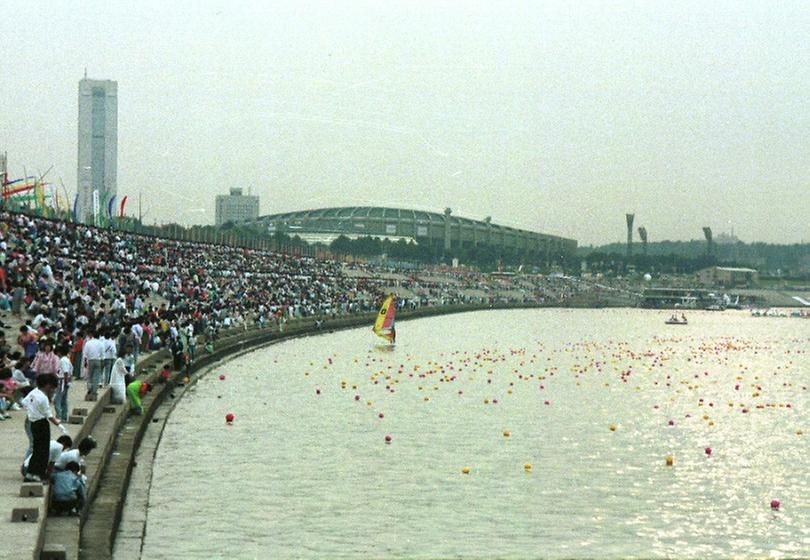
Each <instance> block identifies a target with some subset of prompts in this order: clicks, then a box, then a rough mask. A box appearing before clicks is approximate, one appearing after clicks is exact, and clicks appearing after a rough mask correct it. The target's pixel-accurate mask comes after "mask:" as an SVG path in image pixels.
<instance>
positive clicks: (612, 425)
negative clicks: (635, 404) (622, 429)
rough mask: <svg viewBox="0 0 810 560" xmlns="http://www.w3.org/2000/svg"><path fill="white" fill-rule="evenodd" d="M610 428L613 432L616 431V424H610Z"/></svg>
mask: <svg viewBox="0 0 810 560" xmlns="http://www.w3.org/2000/svg"><path fill="white" fill-rule="evenodd" d="M608 428H609V429H610V431H611V432H615V431H616V424H611V425H610V426H608Z"/></svg>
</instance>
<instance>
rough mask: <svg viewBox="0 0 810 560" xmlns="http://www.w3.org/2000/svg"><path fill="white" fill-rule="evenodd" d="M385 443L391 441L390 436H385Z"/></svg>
mask: <svg viewBox="0 0 810 560" xmlns="http://www.w3.org/2000/svg"><path fill="white" fill-rule="evenodd" d="M385 443H386V444H390V443H391V436H385Z"/></svg>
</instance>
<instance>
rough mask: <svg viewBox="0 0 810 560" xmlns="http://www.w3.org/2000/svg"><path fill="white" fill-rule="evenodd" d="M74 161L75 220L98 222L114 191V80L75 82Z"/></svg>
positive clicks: (116, 146)
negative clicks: (76, 129)
mask: <svg viewBox="0 0 810 560" xmlns="http://www.w3.org/2000/svg"><path fill="white" fill-rule="evenodd" d="M78 161H79V163H78V177H77V182H76V185H77V188H78V193H79V200H78V208H77V214H78V219H79V221H80V222H83V223H85V224H96V225H99V224H101V223H103V222H105V221H106V217H107V215H108V211H107V208H108V205H109V204H110V201H111V200H112V198H113V197H115V196H116V194H117V192H118V188H117V183H118V83H117V82H114V81H112V80H88V79H87V75H85V77H84V79H83V80H81V81H79V158H78ZM113 215H115V210H114V209H113Z"/></svg>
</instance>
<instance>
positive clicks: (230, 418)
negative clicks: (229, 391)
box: [225, 412, 233, 424]
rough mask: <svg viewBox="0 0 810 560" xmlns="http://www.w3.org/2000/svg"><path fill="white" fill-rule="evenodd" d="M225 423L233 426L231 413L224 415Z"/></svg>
mask: <svg viewBox="0 0 810 560" xmlns="http://www.w3.org/2000/svg"><path fill="white" fill-rule="evenodd" d="M225 422H227V423H228V424H233V413H231V412H229V413H228V414H226V415H225Z"/></svg>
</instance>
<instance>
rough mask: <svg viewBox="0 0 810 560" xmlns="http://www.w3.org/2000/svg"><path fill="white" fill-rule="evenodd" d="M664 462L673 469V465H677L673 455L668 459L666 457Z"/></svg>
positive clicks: (668, 456)
mask: <svg viewBox="0 0 810 560" xmlns="http://www.w3.org/2000/svg"><path fill="white" fill-rule="evenodd" d="M664 461H665V462H666V464H667V466H668V467H671V466H672V465H673V464H675V460H674V459H673V458H672V455H667V456H666V457H664Z"/></svg>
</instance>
